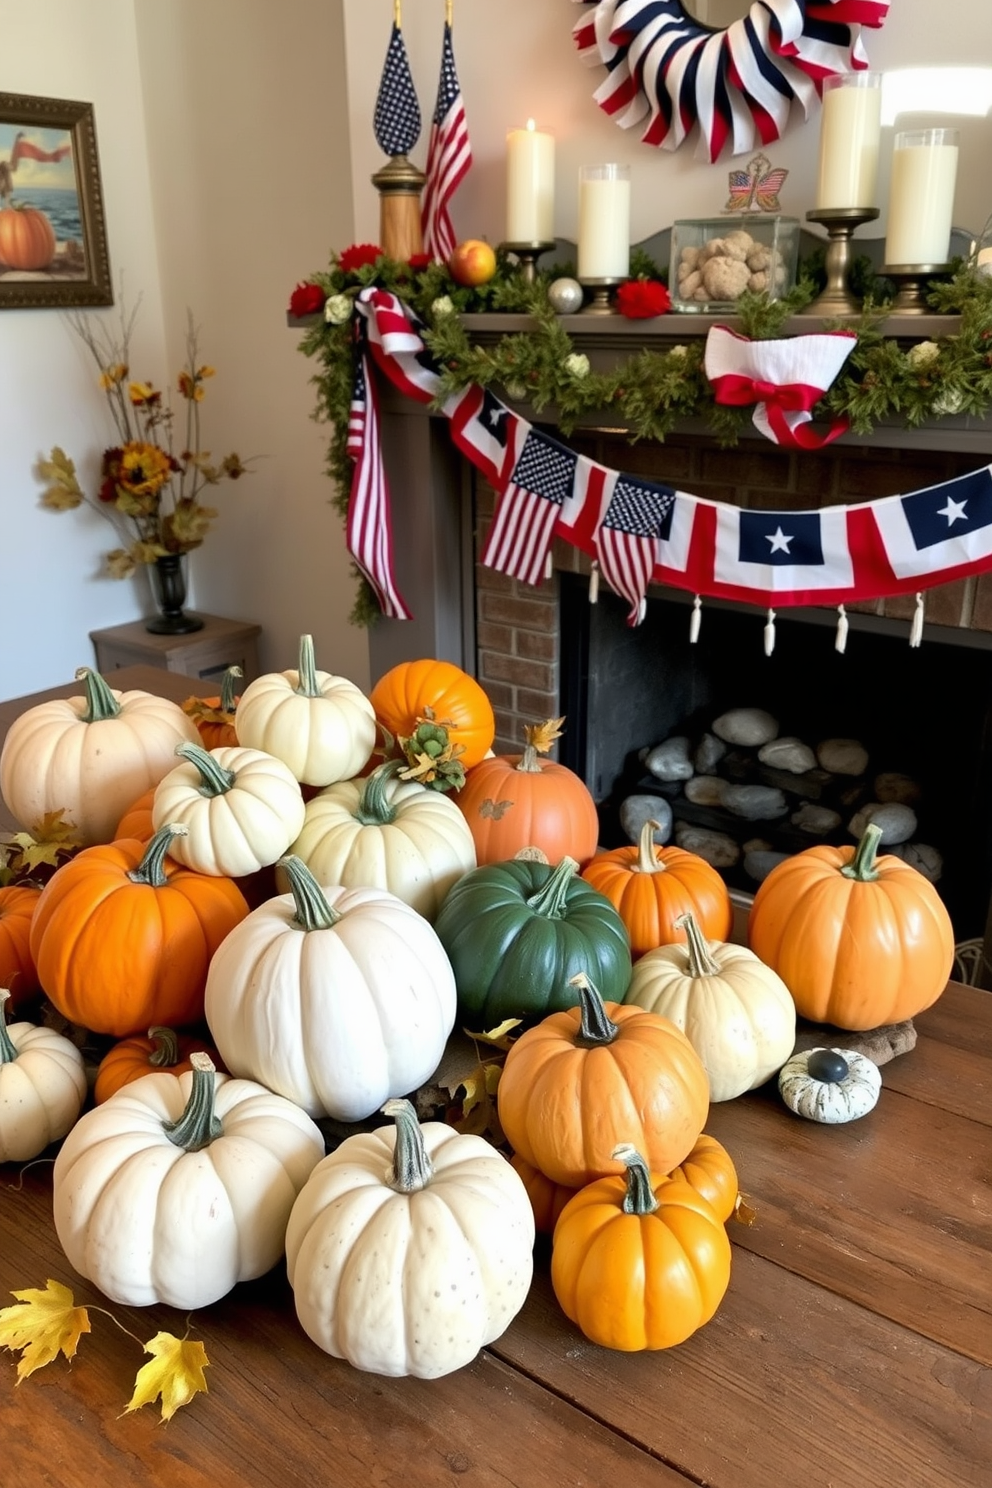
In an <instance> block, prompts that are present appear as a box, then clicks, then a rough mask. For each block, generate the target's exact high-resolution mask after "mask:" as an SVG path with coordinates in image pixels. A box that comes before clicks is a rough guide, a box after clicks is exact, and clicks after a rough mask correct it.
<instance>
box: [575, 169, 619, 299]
mask: <svg viewBox="0 0 992 1488" xmlns="http://www.w3.org/2000/svg"><path fill="white" fill-rule="evenodd" d="M629 272H630V167H629V166H626V165H584V166H582V168H581V170H580V171H579V267H578V277H579V278H580V279H583V280H588V279H626V277H627V275H628V273H629Z"/></svg>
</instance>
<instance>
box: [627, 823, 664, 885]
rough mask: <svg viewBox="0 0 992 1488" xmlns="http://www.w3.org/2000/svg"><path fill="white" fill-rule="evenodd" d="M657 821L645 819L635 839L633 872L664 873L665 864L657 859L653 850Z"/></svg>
mask: <svg viewBox="0 0 992 1488" xmlns="http://www.w3.org/2000/svg"><path fill="white" fill-rule="evenodd" d="M658 826H659V823H658V822H656V821H646V822H645V823H644V825H643V827H642V828H641V835H640V837H639V838H638V841H637V862H636V863H635V864H634V865H633V866H634V872H635V873H666V872H667V871H668V870H667V869H666V867H665V864H664V863H662V862H660V861H659V858H658V854H657V853H656V852H655V850H654V834H655V832H657V830H658Z"/></svg>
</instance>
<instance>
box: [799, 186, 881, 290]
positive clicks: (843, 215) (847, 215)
mask: <svg viewBox="0 0 992 1488" xmlns="http://www.w3.org/2000/svg"><path fill="white" fill-rule="evenodd" d="M878 210H879V209H878V207H821V208H817V209H815V210H814V211H810V212H807V213H806V220H807V222H818V223H820V224H821V226H823V227H825V228H826V230H827V237H828V239H829V241H828V243H827V253H826V263H825V267H826V271H827V284H826V288H825V289H824V290H823V293H822V294H820V295H818V296H817V298H816V299H815V300H814V301H813V303H812V304H811V305H807V306H806V309H805V310H804V311H803V314H804V315H821V316H831V315H857V314H858V313H859V311H860V309H861V305H860V303H859V302H858V300H857V298H856V297H855V296H854V295H853V294H852V293H851V290H850V287H849V285H848V282H847V281H848V275H849V273H850V270H851V263H852V261H853V254H852V252H851V239H852V238H853V237H854V234H855V231H856V230H857V229H858V228H859V227H861V226H862V225H863V224H864V223H865V222H874V220H875V218H876V217H877V216H878Z"/></svg>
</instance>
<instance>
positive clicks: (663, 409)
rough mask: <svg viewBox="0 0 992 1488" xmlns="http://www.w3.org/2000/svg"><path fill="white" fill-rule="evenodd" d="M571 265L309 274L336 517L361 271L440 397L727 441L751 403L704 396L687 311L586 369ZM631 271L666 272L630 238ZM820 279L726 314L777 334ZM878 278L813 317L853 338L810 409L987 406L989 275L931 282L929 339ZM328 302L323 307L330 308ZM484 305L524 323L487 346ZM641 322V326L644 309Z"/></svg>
mask: <svg viewBox="0 0 992 1488" xmlns="http://www.w3.org/2000/svg"><path fill="white" fill-rule="evenodd" d="M570 269H571V266H570V265H567V264H566V265H556V266H555V267H554V268H552V269H548V270H545V271H544V272H543V273H539V274H538V275H537V276H536V277H535V280H534V282H533V283H528V282H526V281H525V280H524V278H523V276H522V275H521V274H520V273H519V271H518V269H517V267H516V265H515V264H514V263H513V262H512V261H509V260H507V259H506V258H505V257H504V256H503V255H502V254H500V255H499V256H498V262H497V271H496V274H495V275H494V277H493V279H491V280H490V281H489V282H488V283H487V284H485V285H483V286H481V287H480V288H477V289H466V288H463V287H461V286H459V285H457V284H456V283H455V282H454V280H453V279H452V278H451V276H450V274H449V273H448V270H447V268H446V267H445V266H444V265H443V264H439V263H430V264H428V265H426V266H425V267H422V268H412V267H411V266H410V265H409V264H406V263H399V262H396V261H395V260H391V259H387V258H385V257H384V256H380V257H379V258H378V259H377V260H376V261H375V263H374V264H364V265H362V266H361V267H359V268H356V269H349V270H343V269H342V268H341V267H340V265H339V264H338V262H337V259H336V258H334V259H332V263H331V267H330V269H329V270H328V271H327V272H326V273H318V274H314V275H312V276H311V277H310V279H309V280H308V281H307V282H308V283H310V284H313V285H316V286H318V287H319V288H320V289H321V290H322V291H323V293H324V296H325V314H324V315H318V316H316V317H315V318H313V319H312V320H306V321H301V323H305V324H306V329H305V331H304V334H303V339H302V340H301V342H300V347H299V349H300V350H301V351H302V352H303V353H304V355H305V356H308V357H311V358H313V359H315V361H316V362H317V364H318V366H319V369H320V370H319V371H318V372H317V373H316V374H315V375H314V377H313V378H312V379H311V382H312V384H313V386H314V387H315V389H316V393H317V405H316V408H315V410H314V412H313V415H312V416H313V418H314V419H315V420H316V421H317V422H320V423H324V422H326V423H329V424H330V425H331V426H332V430H333V433H332V436H331V440H330V444H329V447H328V455H327V465H326V469H327V473H328V475H329V476H330V477H331V479H332V481H333V482H334V485H335V495H334V496H333V497H332V502H333V504H334V506H335V508H336V510H338V511H339V512H340V514H341V515H342V517H344V515H345V513H346V511H347V505H348V495H349V491H350V485H351V461H350V459H349V457H348V454H347V450H346V440H347V429H348V414H349V408H350V403H351V394H352V376H353V361H352V357H353V340H352V330H351V311H352V307H353V302H354V299H355V296H356V295H357V294H358V293H359V291H360V290H361V289H363V288H364V287H365V286H367V285H370V284H376V285H379V286H381V287H383V288H385V289H389V290H392V291H393V292H394V293H396V294H397V295H398V296H399V297H400V298H401V299H403V300H404V301H405V302H406V303H407V304H409V305H411V306H412V307H413V309H414V310H416V311H417V313H418V314H419V315H420V316H421V318H422V319H423V321H424V322H425V326H426V329H425V332H424V340H425V342H426V343H427V345H428V347H429V349H430V351H431V352H432V354H433V356H434V358H435V360H436V362H437V364H438V368H439V371H440V377H441V392H440V395H439V397H438V400H437V405H436V406H438V407H440V405H441V403H442V402H443V401H444V400H445V399H446V398H447V397H449V396H450V395H451V394H452V393H456V392H460V391H461V390H462V389H463V388H465V387H467V386H469V384H471V383H475V384H478V385H481V386H484V387H490V386H491V387H494V388H496V389H497V390H498V391H499V393H500V394H501V395H502V396H504V397H505V398H507V399H509V400H512V401H525V402H526V403H528V404H529V405H530V407H531V408H532V409H533V411H534V413H535V414H537V415H540V413H541V412H542V411H543V410H544V409H546V408H553V409H554V412H555V419H556V422H557V425H558V428H559V430H560V431H561V433H562V434H563V435H564V436H565V437H567V436H568V435H569V434H571V433H572V432H573V431H574V429H575V428H576V427H577V426H578V424H579V423H580V422H581V421H582V420H583V419H584V418H588V417H590V416H599V417H608V419H609V421H610V425H611V426H613V427H621V428H623V429H625V430H626V431H627V435H628V438H629V439H630V440H631V441H636V440H641V439H656V440H659V441H664V439H665V438H666V436H667V435H669V434H670V433H671V432H672V431H673V429H675V428H676V426H677V425H679V424H680V423H683V422H684V421H685V420H688V419H702V420H704V421H705V423H706V425H707V428H708V431H709V433H710V435H711V436H712V438H713V439H714V440H716V441H717V442H718V443H719V444H720V445H722V446H724V447H730V446H733V445H734V444H736V443H737V441H738V439H739V438H740V436H741V434H742V433H743V432H744V430H745V428H746V427H747V426H748V424H749V422H750V416H751V412H752V410H751V409H749V408H744V409H740V408H727V407H722V406H721V405H719V404H717V403H715V402H714V399H713V393H712V389H711V386H710V383H709V381H708V379H707V378H706V375H705V373H704V371H703V356H704V351H705V337H703V336H702V335H700V334H699V332H698V331H697V332H694V331H693V327H692V322H691V317H688V316H687V317H684V319H685V322H686V340H685V342H684V343H683V342H673V343H672V344H671V345H669V346H667V347H666V348H665V349H664V350H655V349H649V348H647V347H643V346H642V347H640V348H639V349H637V350H636V351H634V352H633V353H632V354H631V355H630V356H628V357H626V358H620V359H618V360H617V362H616V364H615V365H614V366H613V367H611V368H610V369H609V370H608V371H596V370H594V369H593V368H592V367H591V366H590V364H589V359H588V357H587V356H586V355H585V354H584V353H582V352H580V351H577V349H576V346H575V342H574V340H573V338H572V336H571V335H570V334H569V332H568V331H567V330H566V329H565V327H564V325H563V324H562V321H561V319H560V318H559V316H558V315H557V314H556V313H555V311H554V309H553V308H552V306H551V304H550V301H549V299H548V288H549V286H550V284H551V283H552V282H553V281H554V279H556V278H558V277H560V276H562V275H564V274H567V273H569V272H570ZM812 273H813V274H814V275H815V273H816V269H815V266H814V267H813V269H812ZM631 277H632V278H636V277H643V278H656V279H662V280H663V279H664V277H665V274H664V271H662V270H659V269H658V267H657V266H656V265H655V264H654V263H653V262H652V261H651V260H650V259H649V258H648V257H647V256H646V255H645V254H643V253H640V252H639V251H635V252H634V253H633V254H632V256H631ZM819 287H820V285H819V284H818V283H817V280H816V278H815V277H811V274H810V273H809V272H804V271H803V270H802V269H801V271H800V276H799V281H798V284H797V286H796V288H795V289H794V290H793V291H792V293H791V294H790V295H788V296H786V297H784V298H783V299H780V300H775V301H773V300H770V299H769V298H768V296H767V295H765V294H760V295H758V294H745V295H743V296H742V297H741V299H740V300H739V301H738V302H737V307H736V310H735V313H734V319H735V321H736V323H737V325H738V326H739V328H740V329H741V331H742V332H743V333H744V334H745V335H747V336H750V337H752V338H753V339H767V338H769V337H776V336H778V335H780V334H782V328H783V326H784V324H785V322H786V321H787V320H788V319H789V318H790V317H791V316H793V315H796V314H799V313H801V311H802V310H803V308H804V307H805V306H806V305H808V304H809V303H810V302H811V300H812V299H813V298H814V297H815V295H816V294H817V293H818V290H819ZM888 288H889V286H888V284H887V282H886V281H884V280H872V279H871V276H870V274H869V277H868V282H867V284H866V292H865V298H864V301H863V306H862V312H861V315H860V316H858V317H856V318H854V319H836V320H818V322H817V329H825V330H841V329H843V330H851V331H854V332H855V333H856V334H857V337H858V341H857V345H856V347H855V349H854V350H853V351H852V352H851V354H850V356H849V357H848V359H847V361H846V362H845V364H844V367H843V369H842V371H841V373H840V375H839V377H838V378H837V380H836V381H835V382H834V384H833V386H832V387H831V388H830V389H829V390H828V392H827V393H826V394H825V395H824V397H823V398H822V399H821V400H820V402H819V403H818V405H817V409H816V415H817V416H822V417H832V416H835V415H837V414H846V415H847V417H848V419H849V420H850V424H851V429H852V431H853V432H854V433H856V434H861V435H867V434H871V433H872V431H873V430H874V429H875V427H876V426H877V425H878V424H879V423H881V422H883V421H890V422H891V421H892V420H896V421H901V423H902V424H903V426H904V427H905V428H908V429H914V428H919V427H920V426H922V425H923V424H925V423H929V422H932V421H935V420H940V419H943V418H947V417H953V416H956V415H972V416H974V417H976V418H984V417H985V416H986V415H987V414H988V412H989V409H990V406H992V277H990V276H986V275H983V274H978V273H976V272H975V271H974V270H973V269H972V268H970V267H969V266H968V265H966V264H963V263H962V264H958V265H956V266H955V268H954V271H953V273H951V274H950V275H949V276H948V277H947V278H946V279H944V280H934V281H933V282H932V283H931V284H930V285H929V287H928V292H927V303H928V305H929V307H930V309H931V310H932V312H933V314H934V315H945V316H955V317H957V321H956V328H955V329H954V330H953V331H952V332H951V333H949V334H947V335H941V336H939V337H938V338H937V339H936V340H926V339H923V340H921V339H919V338H916V339H914V340H909V338H902V339H896V338H893V337H886V336H884V335H883V334H882V331H881V327H882V325H883V324H884V322H885V321H886V319H887V318H888V317H889V316H890V315H892V313H893V312H892V304H891V301H890V300H889V299H887V298H884V295H885V292H886V290H887V289H888ZM879 295H880V296H883V297H876V296H879ZM329 311H332V312H333V315H334V319H333V320H332V319H328V318H327V313H328V312H329ZM493 312H505V313H513V314H524V315H527V316H528V317H530V321H531V324H530V326H529V328H528V329H527V330H525V331H516V332H513V333H510V334H507V335H503V336H500V337H497V338H495V339H494V340H492V341H491V344H490V342H489V338H487V344H486V345H484V346H482V345H478V344H475V343H473V341H472V339H471V337H470V335H469V333H468V330H467V329H466V326H465V324H464V322H463V320H462V316H463V315H474V314H480V313H481V314H486V313H493ZM643 324H644V329H645V334H646V335H650V331H651V327H652V325H654V324H655V322H654V321H644V322H643ZM353 571H354V574H355V578H356V582H357V584H358V593H357V598H356V601H355V605H354V608H353V610H352V613H351V616H350V618H351V621H352V623H353V624H356V625H363V626H367V625H370V624H372V623H374V621H375V620H376V619H377V618H378V616H379V608H378V605H377V603H376V600H375V597H374V595H373V593H372V590H371V588H370V587H369V585H368V584H367V582H366V581H365V579H364V577H363V576H362V575H361V574H360V573H359V572H358V570H357V568H354V567H353Z"/></svg>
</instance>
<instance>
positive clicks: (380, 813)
mask: <svg viewBox="0 0 992 1488" xmlns="http://www.w3.org/2000/svg"><path fill="white" fill-rule="evenodd" d="M402 769H403V761H402V760H398V759H390V760H384V761H383V763H382V764H381V765H377V766H376V767H375V769H374V770H373V771H372V773H371V774H370V775H369V776H368V778H367V780H366V781H365V784H364V785H363V786H362V793H361V795H360V796H359V798H358V805H357V806H356V807H355V810H354V813H353V815H354V817H355V820H356V821H357V822H361V824H362V826H363V827H388V825H389V823H390V822H392V821H395V820H396V807H395V806H392V805H390V803H389V801H388V800H387V799H386V785H387V783H388V782H389V781H390V780H392V778H393V776H394V775H398V774H399V772H400V770H402Z"/></svg>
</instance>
